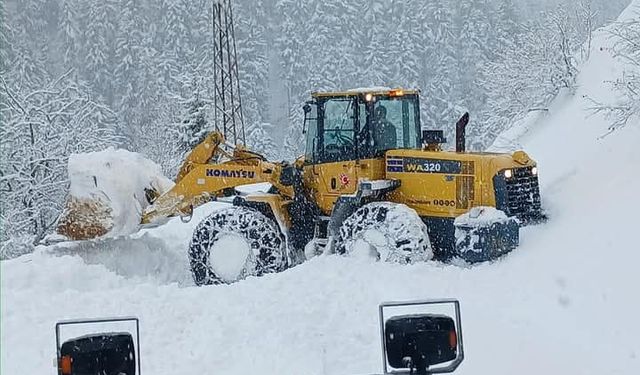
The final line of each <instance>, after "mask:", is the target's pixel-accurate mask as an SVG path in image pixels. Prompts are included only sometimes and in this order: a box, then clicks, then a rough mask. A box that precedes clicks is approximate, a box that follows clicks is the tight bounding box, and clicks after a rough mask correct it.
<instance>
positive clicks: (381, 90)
mask: <svg viewBox="0 0 640 375" xmlns="http://www.w3.org/2000/svg"><path fill="white" fill-rule="evenodd" d="M419 93H420V90H417V89H404V88H400V87H398V88H394V89H392V88H389V87H361V88H356V89H350V90H345V91H327V92H317V91H316V92H312V93H311V97H312V98H322V97H336V96H358V95H361V94H372V95H390V96H402V95H414V94H419Z"/></svg>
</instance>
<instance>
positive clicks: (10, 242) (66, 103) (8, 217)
mask: <svg viewBox="0 0 640 375" xmlns="http://www.w3.org/2000/svg"><path fill="white" fill-rule="evenodd" d="M70 73H71V72H69V73H67V74H65V75H64V76H62V77H60V78H59V79H57V80H55V81H52V82H50V83H49V84H47V85H46V86H45V87H43V88H42V89H38V90H34V91H26V92H25V91H20V90H16V89H13V88H11V87H10V86H9V85H8V84H7V82H6V81H5V80H4V79H2V81H1V86H0V91H1V92H2V98H3V100H6V104H5V106H3V107H2V119H3V126H2V127H1V128H0V150H2V155H3V157H2V158H1V159H0V206H1V207H2V213H1V216H2V217H1V220H0V222H1V223H2V230H0V233H1V236H2V237H0V257H2V258H6V257H10V256H14V255H18V254H19V253H22V252H24V251H25V249H29V248H30V247H29V245H33V244H35V243H37V242H39V241H40V240H42V239H43V238H44V236H45V235H46V234H47V233H48V232H49V230H50V229H51V228H52V226H53V225H54V224H55V222H56V220H57V217H58V215H59V214H60V212H61V209H62V204H63V201H64V196H65V194H66V190H67V176H66V162H67V158H68V156H69V155H70V154H71V153H74V152H83V151H90V150H97V149H103V148H105V147H107V146H110V145H115V144H116V143H117V139H116V136H115V134H116V131H115V126H116V124H115V119H114V116H113V113H112V112H111V111H110V110H109V109H108V108H107V107H105V106H104V105H101V104H99V103H97V102H96V101H94V100H93V99H91V96H90V95H88V94H87V91H86V88H84V87H81V86H79V85H78V84H76V83H75V82H74V81H73V80H72V79H70V76H71V74H70ZM106 125H110V126H106Z"/></svg>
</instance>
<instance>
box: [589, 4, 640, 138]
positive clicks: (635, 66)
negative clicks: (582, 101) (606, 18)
mask: <svg viewBox="0 0 640 375" xmlns="http://www.w3.org/2000/svg"><path fill="white" fill-rule="evenodd" d="M611 37H612V38H613V39H614V40H615V44H614V52H615V55H616V56H617V57H618V58H620V59H622V60H624V61H625V62H626V70H625V71H624V73H623V76H622V78H620V79H619V80H618V81H616V82H614V83H613V85H614V88H615V89H616V90H617V91H618V92H619V93H620V94H621V98H620V99H619V100H618V102H616V103H613V104H602V103H597V102H594V104H593V106H592V108H591V110H592V111H594V112H603V113H605V114H606V115H608V116H609V117H610V118H611V120H612V124H611V126H610V128H609V130H610V131H614V130H616V129H617V128H620V127H623V126H625V125H627V124H628V123H629V122H630V121H631V120H632V119H638V118H640V9H638V10H636V12H635V13H634V14H633V16H632V17H630V18H629V19H628V20H625V21H622V22H618V23H617V24H616V25H615V27H614V28H613V29H612V31H611Z"/></svg>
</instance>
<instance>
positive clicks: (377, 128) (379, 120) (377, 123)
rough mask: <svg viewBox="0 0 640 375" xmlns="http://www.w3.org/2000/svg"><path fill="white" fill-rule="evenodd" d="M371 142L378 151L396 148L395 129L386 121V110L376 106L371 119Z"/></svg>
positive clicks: (381, 106)
mask: <svg viewBox="0 0 640 375" xmlns="http://www.w3.org/2000/svg"><path fill="white" fill-rule="evenodd" d="M373 140H374V142H375V145H376V149H378V150H391V149H394V148H396V145H397V141H398V139H397V135H396V128H395V126H393V124H392V123H391V121H389V120H388V119H387V108H385V107H384V106H383V105H381V104H380V105H378V106H377V107H376V109H375V111H374V117H373Z"/></svg>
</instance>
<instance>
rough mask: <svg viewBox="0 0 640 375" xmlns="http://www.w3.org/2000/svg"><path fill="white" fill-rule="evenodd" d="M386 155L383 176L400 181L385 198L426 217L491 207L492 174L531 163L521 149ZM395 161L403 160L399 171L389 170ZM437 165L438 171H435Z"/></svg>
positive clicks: (493, 199)
mask: <svg viewBox="0 0 640 375" xmlns="http://www.w3.org/2000/svg"><path fill="white" fill-rule="evenodd" d="M386 158H387V167H388V168H387V172H386V177H387V179H396V180H400V181H401V184H400V187H398V188H397V189H396V190H394V191H392V192H390V193H389V195H388V200H390V201H392V202H397V203H403V204H406V205H408V206H409V207H411V208H413V209H415V210H416V211H417V212H418V215H420V216H429V217H456V216H459V215H461V214H463V213H465V212H467V211H468V210H469V209H470V208H472V207H474V206H493V207H495V205H496V197H495V189H494V186H493V177H494V176H495V175H496V174H497V173H499V172H500V171H502V170H504V169H512V168H522V167H532V166H535V162H533V161H532V160H530V159H529V157H528V156H527V155H526V154H525V153H524V152H522V151H518V152H517V154H515V157H514V155H510V154H492V153H456V152H450V151H420V150H392V151H389V152H387V155H386ZM516 159H518V160H516ZM399 160H402V161H403V167H402V171H391V170H389V169H393V168H389V167H393V164H394V163H393V161H399ZM390 163H391V164H390ZM396 164H397V163H396ZM398 165H399V164H398ZM447 166H449V167H450V170H447ZM437 168H439V169H440V170H435V169H437Z"/></svg>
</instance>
